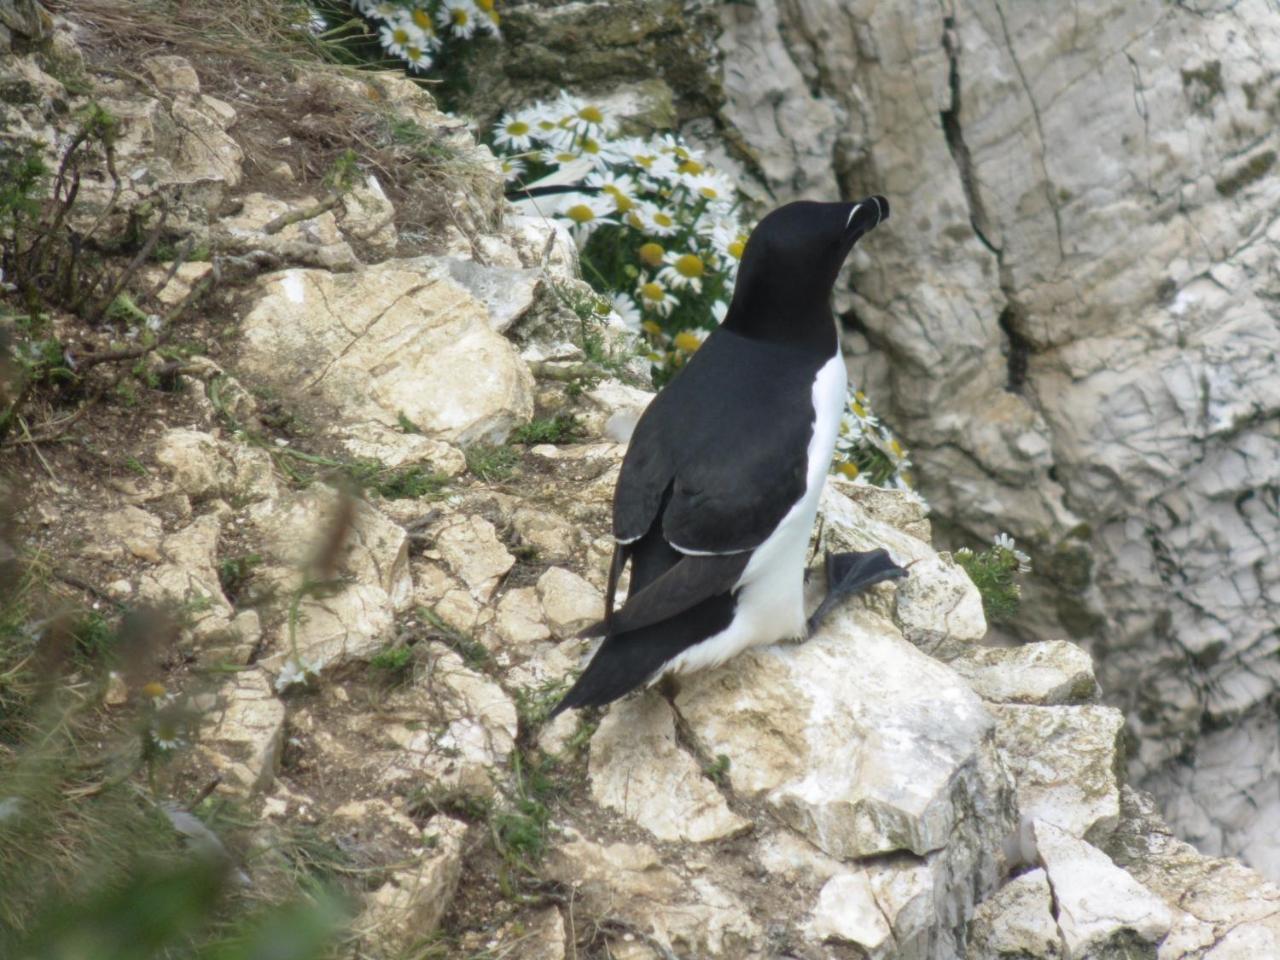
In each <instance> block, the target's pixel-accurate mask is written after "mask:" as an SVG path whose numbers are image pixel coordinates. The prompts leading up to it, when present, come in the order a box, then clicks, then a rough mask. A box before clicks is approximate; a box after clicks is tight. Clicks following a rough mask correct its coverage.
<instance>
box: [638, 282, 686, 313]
mask: <svg viewBox="0 0 1280 960" xmlns="http://www.w3.org/2000/svg"><path fill="white" fill-rule="evenodd" d="M636 295H637V296H639V298H640V304H641V306H643V307H644V309H646V310H648V311H650V312H652V313H656V314H657V315H658V316H660V317H669V316H671V311H672V310H674V309H675V308H676V307H677V306H678V305H679V301H677V300H676V298H675V296H673V295H672V294H671V293H670V291H668V290H667V289H666V288H665V287H663V285H662V284H661V283H660V282H658V281H657V280H651V279H649V278H648V277H646V276H645V275H644V274H641V275H640V282H639V283H637V284H636Z"/></svg>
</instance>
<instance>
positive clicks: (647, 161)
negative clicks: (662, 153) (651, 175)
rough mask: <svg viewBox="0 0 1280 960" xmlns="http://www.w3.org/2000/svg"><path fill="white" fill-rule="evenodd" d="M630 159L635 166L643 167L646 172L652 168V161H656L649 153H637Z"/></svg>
mask: <svg viewBox="0 0 1280 960" xmlns="http://www.w3.org/2000/svg"><path fill="white" fill-rule="evenodd" d="M631 159H632V160H634V161H635V162H636V166H638V167H644V168H645V169H646V170H648V169H649V168H650V167H652V166H653V164H654V161H656V160H657V159H658V158H657V157H655V156H653V154H650V153H637V154H636V155H635V156H634V157H632V158H631Z"/></svg>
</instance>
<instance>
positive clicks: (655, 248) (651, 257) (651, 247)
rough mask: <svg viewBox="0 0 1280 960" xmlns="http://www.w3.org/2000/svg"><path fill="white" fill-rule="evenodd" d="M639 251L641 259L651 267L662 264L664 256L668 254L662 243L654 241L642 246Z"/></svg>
mask: <svg viewBox="0 0 1280 960" xmlns="http://www.w3.org/2000/svg"><path fill="white" fill-rule="evenodd" d="M638 252H639V254H640V259H641V260H642V261H644V262H645V263H647V264H648V265H649V266H651V267H658V266H661V265H662V258H663V256H664V255H665V254H666V251H665V250H663V249H662V244H659V243H653V242H652V241H651V242H649V243H646V244H644V245H643V246H641V247H640V250H639V251H638Z"/></svg>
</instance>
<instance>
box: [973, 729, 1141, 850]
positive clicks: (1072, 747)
mask: <svg viewBox="0 0 1280 960" xmlns="http://www.w3.org/2000/svg"><path fill="white" fill-rule="evenodd" d="M992 709H993V712H994V713H995V716H996V742H997V743H998V744H999V747H1000V751H1001V753H1002V754H1003V756H1004V758H1005V760H1006V762H1007V763H1008V764H1009V768H1010V770H1012V772H1013V777H1014V782H1015V783H1016V785H1017V792H1018V808H1019V810H1020V811H1021V814H1022V828H1023V830H1024V831H1025V830H1026V829H1027V828H1028V826H1029V825H1030V823H1031V821H1033V820H1041V821H1045V822H1048V823H1051V824H1053V825H1055V826H1056V827H1058V828H1059V829H1061V830H1065V831H1066V832H1067V833H1069V834H1071V835H1072V836H1075V837H1082V838H1084V839H1086V840H1089V841H1091V842H1093V843H1102V842H1104V841H1105V840H1106V838H1107V837H1108V836H1109V835H1110V833H1111V831H1112V830H1114V829H1115V826H1116V823H1117V822H1118V820H1119V816H1120V781H1119V775H1120V764H1121V758H1122V757H1123V756H1124V753H1123V746H1122V742H1121V737H1122V736H1123V734H1124V715H1123V714H1122V713H1121V712H1120V711H1119V710H1116V709H1115V708H1114V707H1101V706H1080V707H1031V706H996V707H993V708H992Z"/></svg>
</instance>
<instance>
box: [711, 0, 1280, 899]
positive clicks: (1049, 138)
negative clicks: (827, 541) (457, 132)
mask: <svg viewBox="0 0 1280 960" xmlns="http://www.w3.org/2000/svg"><path fill="white" fill-rule="evenodd" d="M724 10H725V13H724V17H725V19H726V23H727V25H728V26H727V29H725V30H724V31H723V32H722V33H721V34H720V36H719V37H718V38H717V41H716V42H717V45H718V46H719V48H720V51H721V53H722V55H723V82H724V85H725V92H726V98H727V104H726V106H725V107H724V108H723V109H722V110H721V112H720V114H719V117H720V119H722V120H727V121H728V122H729V123H731V124H733V125H734V126H735V127H736V129H735V130H734V131H732V133H731V134H730V137H729V139H731V138H736V137H737V136H741V137H742V138H743V139H744V140H745V142H746V144H747V145H748V147H749V148H750V149H751V150H752V151H753V154H754V156H755V157H756V158H757V162H758V164H759V167H760V169H761V170H762V171H763V172H764V175H765V179H766V181H767V183H768V185H769V186H770V187H772V188H773V196H774V197H776V199H777V201H778V202H781V201H784V200H791V199H796V198H798V197H801V196H819V195H820V196H822V197H824V198H825V197H830V196H835V195H836V190H835V186H834V184H835V183H837V182H841V183H849V182H856V183H857V184H859V185H865V186H860V187H859V188H860V189H866V190H868V191H869V190H871V189H872V188H873V187H874V189H875V190H876V191H878V192H881V193H884V194H886V195H887V196H889V197H890V198H891V200H892V201H893V209H894V219H893V220H892V221H891V222H890V223H889V225H888V228H887V230H882V231H880V232H877V233H876V234H875V236H874V237H872V238H870V239H869V240H867V241H864V243H863V244H862V245H860V247H859V248H858V249H856V250H855V252H854V254H853V256H852V258H851V261H852V262H851V266H850V270H849V271H848V275H849V277H850V281H849V283H848V284H842V285H841V286H842V289H840V290H838V291H837V302H838V304H840V303H843V304H847V305H848V306H849V307H852V308H855V309H856V313H857V317H858V320H859V325H860V326H861V327H863V328H864V329H865V331H866V333H865V335H864V334H863V333H860V332H859V333H852V334H850V335H849V336H848V337H847V349H846V357H848V358H849V365H850V368H851V374H852V378H853V380H854V381H855V382H857V383H859V384H860V385H861V386H862V387H863V389H865V390H867V392H868V393H869V394H870V395H871V396H872V397H873V398H874V400H875V402H876V405H877V407H878V408H879V409H880V411H881V412H882V413H883V414H884V416H885V417H886V418H887V419H888V420H889V421H890V422H892V423H893V425H894V428H895V429H896V430H897V431H898V432H899V434H900V435H901V436H903V438H904V442H905V443H906V445H907V446H908V447H909V448H910V450H911V457H912V459H913V461H914V462H915V463H916V464H918V465H919V467H920V476H921V477H922V478H924V480H925V482H926V488H925V491H924V492H925V493H926V495H927V496H928V498H929V500H930V503H931V504H932V505H933V508H934V511H935V514H936V516H938V517H939V518H941V519H943V520H945V521H946V523H947V524H948V526H951V527H955V528H959V529H961V530H963V531H965V532H967V533H969V534H971V535H973V536H976V537H978V538H981V539H982V540H987V539H988V538H990V537H991V535H992V534H994V533H995V532H997V530H999V529H1006V530H1008V531H1009V532H1010V533H1012V534H1013V535H1014V536H1015V537H1016V538H1017V539H1018V540H1019V541H1020V542H1022V543H1024V544H1032V545H1034V549H1033V550H1032V553H1033V554H1034V556H1033V563H1034V566H1035V568H1036V573H1035V575H1034V576H1033V577H1032V578H1031V580H1030V582H1029V584H1028V586H1027V590H1026V601H1025V602H1024V604H1023V608H1022V611H1023V612H1022V614H1021V616H1020V618H1019V621H1018V623H1017V625H1016V629H1017V632H1018V633H1019V635H1020V638H1021V639H1024V640H1027V639H1037V640H1051V639H1057V638H1059V637H1061V636H1063V634H1064V632H1066V633H1067V634H1068V635H1070V636H1073V637H1089V636H1091V635H1095V634H1096V626H1095V625H1096V624H1101V623H1105V624H1106V625H1107V628H1106V633H1107V638H1106V656H1105V658H1104V657H1100V658H1099V662H1098V670H1099V679H1100V681H1101V683H1102V687H1103V689H1104V690H1105V691H1107V694H1108V696H1109V697H1110V698H1111V702H1114V703H1117V704H1119V705H1122V706H1123V708H1124V709H1125V711H1126V714H1127V715H1128V718H1129V722H1130V723H1131V724H1132V726H1133V729H1134V730H1135V732H1136V733H1137V734H1138V738H1139V739H1138V750H1137V753H1136V756H1135V758H1134V761H1135V770H1136V772H1137V774H1138V775H1139V776H1140V777H1141V778H1142V780H1143V783H1144V785H1146V786H1149V787H1150V788H1152V789H1154V790H1156V791H1157V792H1158V793H1159V795H1160V797H1161V799H1162V802H1164V803H1165V804H1166V805H1167V806H1168V807H1169V809H1170V810H1171V812H1172V814H1173V816H1174V818H1175V820H1176V822H1177V824H1178V825H1179V827H1180V828H1181V829H1183V830H1184V831H1186V835H1187V836H1194V837H1195V838H1196V840H1197V842H1203V843H1206V844H1212V847H1211V849H1212V850H1214V851H1215V852H1228V853H1230V852H1239V853H1241V854H1242V855H1244V856H1246V857H1249V858H1251V860H1252V861H1253V862H1256V863H1258V864H1260V865H1262V864H1265V865H1266V866H1267V869H1268V870H1269V871H1270V872H1271V873H1272V875H1273V877H1278V878H1280V872H1277V870H1280V867H1278V866H1277V864H1280V853H1278V851H1280V836H1278V835H1277V834H1276V831H1275V830H1273V829H1270V826H1272V825H1274V823H1275V822H1276V820H1277V816H1278V815H1280V793H1278V792H1277V790H1276V783H1277V774H1276V766H1275V764H1274V763H1273V762H1271V759H1269V758H1273V757H1275V756H1276V755H1277V754H1278V753H1280V727H1277V725H1276V724H1275V722H1274V720H1275V717H1274V710H1273V704H1274V701H1275V698H1276V693H1277V691H1278V690H1280V660H1278V659H1277V658H1276V657H1275V655H1274V654H1275V649H1276V645H1275V638H1274V634H1273V632H1272V631H1271V625H1273V624H1274V623H1275V622H1276V621H1277V619H1280V600H1277V597H1280V591H1278V590H1277V585H1280V555H1277V553H1276V551H1274V550H1273V549H1270V548H1269V545H1270V544H1274V543H1276V542H1277V541H1280V515H1278V514H1277V512H1276V510H1275V509H1274V503H1273V500H1274V498H1273V497H1271V495H1270V493H1269V491H1272V490H1274V488H1275V486H1276V483H1277V481H1278V479H1280V452H1278V449H1277V445H1276V442H1275V423H1276V420H1277V416H1278V415H1280V378H1277V377H1276V376H1275V375H1274V373H1275V371H1274V363H1273V361H1272V356H1273V354H1274V350H1275V346H1274V345H1275V342H1276V330H1275V317H1274V313H1275V311H1274V300H1275V297H1276V295H1277V293H1278V292H1280V280H1278V279H1277V273H1276V270H1275V259H1276V258H1275V250H1276V246H1277V244H1278V243H1280V217H1277V216H1276V211H1277V210H1278V209H1280V178H1278V177H1277V176H1276V175H1275V174H1276V170H1277V168H1278V164H1280V161H1278V160H1277V157H1280V127H1278V126H1277V124H1276V106H1275V104H1276V101H1277V97H1278V96H1280V78H1278V77H1277V74H1276V71H1275V69H1274V64H1275V63H1276V62H1277V61H1278V60H1280V13H1278V12H1277V10H1276V9H1275V8H1274V6H1271V5H1268V4H1266V3H1264V2H1261V0H1246V2H1242V3H1239V4H1222V3H1217V4H1189V5H1188V4H1175V5H1173V6H1172V7H1171V6H1169V5H1168V4H1166V3H1163V2H1160V0H1140V2H1133V3H1130V2H1121V0H1088V2H1083V3H1080V4H1074V5H1072V6H1071V7H1070V8H1063V9H1057V10H1055V11H1052V12H1050V13H1049V14H1047V15H1046V12H1045V10H1044V9H1043V8H1041V7H1040V6H1038V5H1035V4H1026V5H1018V4H1009V3H998V2H995V0H981V2H977V3H973V4H966V5H955V4H946V5H942V6H927V5H918V6H912V7H909V8H904V7H901V6H899V5H895V4H876V3H872V2H854V3H844V2H841V0H796V2H788V3H785V4H783V3H773V2H769V3H760V4H755V5H752V6H730V7H726V8H724ZM775 24H776V25H775ZM1112 40H1114V41H1115V42H1111V41H1112ZM762 78H763V79H762ZM762 101H767V106H764V107H763V108H762V106H761V105H762ZM1081 291H1087V295H1082V294H1081ZM872 342H874V344H875V347H874V348H872V347H871V343H872ZM1268 505H1270V506H1268ZM1206 718H1208V719H1209V721H1210V722H1209V723H1207V724H1206V723H1205V719H1206ZM1251 721H1256V723H1253V724H1252V732H1251V733H1250V734H1249V735H1248V736H1229V735H1227V734H1225V733H1224V730H1223V728H1224V727H1226V726H1229V725H1234V724H1236V723H1237V722H1240V723H1241V724H1242V725H1245V724H1247V723H1249V722H1251ZM1201 737H1207V738H1208V741H1207V742H1206V743H1205V744H1204V748H1203V749H1199V750H1196V749H1194V745H1195V743H1196V741H1197V740H1198V739H1199V738H1201ZM1192 753H1196V754H1198V755H1205V754H1209V753H1211V754H1213V755H1214V756H1217V757H1221V758H1223V759H1222V765H1221V767H1220V768H1218V769H1217V770H1215V771H1212V772H1210V771H1201V772H1200V773H1198V774H1196V775H1194V776H1188V775H1187V772H1186V771H1185V770H1183V769H1182V767H1183V763H1184V758H1185V757H1186V756H1187V755H1189V754H1192ZM1219 774H1221V775H1219ZM1242 793H1243V795H1242Z"/></svg>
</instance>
